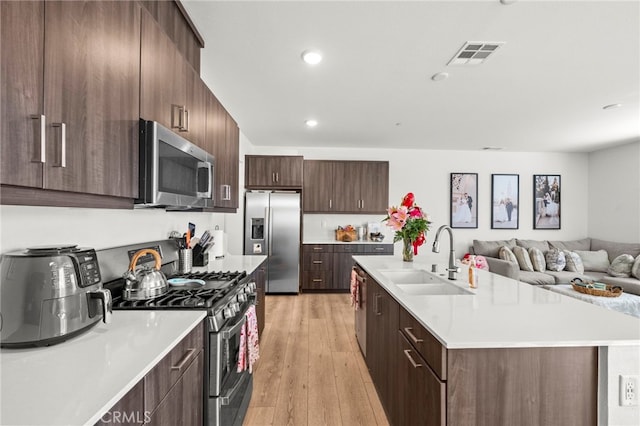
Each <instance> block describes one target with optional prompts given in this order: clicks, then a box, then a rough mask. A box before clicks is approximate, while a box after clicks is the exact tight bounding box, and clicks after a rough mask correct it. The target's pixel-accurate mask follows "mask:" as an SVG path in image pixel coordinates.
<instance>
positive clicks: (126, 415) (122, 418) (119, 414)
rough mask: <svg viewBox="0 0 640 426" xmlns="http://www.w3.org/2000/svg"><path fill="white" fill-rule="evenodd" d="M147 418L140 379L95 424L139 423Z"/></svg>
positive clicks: (101, 425) (100, 425)
mask: <svg viewBox="0 0 640 426" xmlns="http://www.w3.org/2000/svg"><path fill="white" fill-rule="evenodd" d="M148 420H149V415H148V413H145V411H144V385H143V382H142V380H141V381H139V382H138V384H137V385H135V386H134V387H133V389H131V390H130V391H129V392H127V394H126V395H125V396H123V397H122V398H121V399H120V401H118V402H117V403H116V405H114V406H113V407H111V410H109V412H108V413H106V414H105V415H103V416H102V417H101V418H100V420H98V423H96V425H99V426H103V425H127V426H128V425H140V424H142V423H144V422H145V421H148Z"/></svg>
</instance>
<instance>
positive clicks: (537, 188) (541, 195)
mask: <svg viewBox="0 0 640 426" xmlns="http://www.w3.org/2000/svg"><path fill="white" fill-rule="evenodd" d="M561 192H562V186H561V180H560V175H557V174H556V175H551V174H548V175H533V229H560V223H561V221H560V219H561V217H562V209H561V205H562V199H561V197H560V194H561Z"/></svg>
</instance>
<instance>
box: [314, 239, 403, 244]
mask: <svg viewBox="0 0 640 426" xmlns="http://www.w3.org/2000/svg"><path fill="white" fill-rule="evenodd" d="M302 244H388V245H393V240H392V239H391V240H383V241H368V240H367V241H360V240H355V241H337V240H318V239H313V240H308V241H307V240H305V241H303V242H302Z"/></svg>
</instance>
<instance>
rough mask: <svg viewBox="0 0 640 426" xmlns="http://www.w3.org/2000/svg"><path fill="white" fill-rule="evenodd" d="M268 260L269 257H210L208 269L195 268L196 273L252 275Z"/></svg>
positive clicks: (230, 255)
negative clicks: (227, 272)
mask: <svg viewBox="0 0 640 426" xmlns="http://www.w3.org/2000/svg"><path fill="white" fill-rule="evenodd" d="M265 260H267V256H261V255H255V256H253V255H252V256H243V255H232V254H227V255H225V256H224V257H223V258H220V259H215V258H212V257H211V256H209V263H208V265H207V266H206V267H198V266H195V267H194V270H195V271H207V272H222V271H245V272H246V273H247V275H251V274H252V273H253V271H255V270H256V269H257V268H258V266H260V265H261V264H262V262H264V261H265Z"/></svg>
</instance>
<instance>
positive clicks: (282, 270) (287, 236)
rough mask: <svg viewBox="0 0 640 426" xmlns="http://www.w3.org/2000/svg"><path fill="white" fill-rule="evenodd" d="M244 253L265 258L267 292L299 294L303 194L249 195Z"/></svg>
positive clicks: (245, 215)
mask: <svg viewBox="0 0 640 426" xmlns="http://www.w3.org/2000/svg"><path fill="white" fill-rule="evenodd" d="M244 254H245V255H266V256H268V258H267V263H268V268H267V278H266V287H265V292H266V293H298V289H299V277H300V194H299V193H296V192H265V191H262V192H247V193H246V194H245V205H244Z"/></svg>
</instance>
